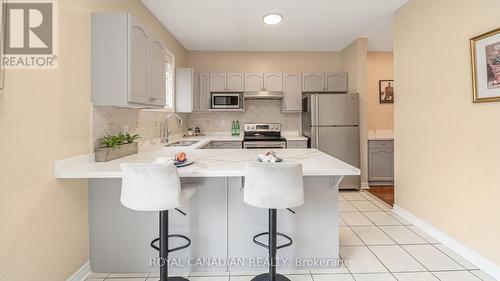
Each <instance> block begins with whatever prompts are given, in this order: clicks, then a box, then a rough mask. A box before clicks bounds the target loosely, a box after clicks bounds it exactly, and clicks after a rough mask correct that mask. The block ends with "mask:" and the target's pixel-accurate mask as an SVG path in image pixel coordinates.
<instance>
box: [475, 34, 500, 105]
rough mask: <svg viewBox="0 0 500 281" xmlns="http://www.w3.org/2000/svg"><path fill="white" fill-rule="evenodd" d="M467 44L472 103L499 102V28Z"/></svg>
mask: <svg viewBox="0 0 500 281" xmlns="http://www.w3.org/2000/svg"><path fill="white" fill-rule="evenodd" d="M469 42H470V56H471V64H472V97H473V99H472V101H473V102H474V103H481V102H498V101H500V28H498V29H495V30H492V31H490V32H487V33H484V34H481V35H478V36H476V37H473V38H471V39H470V40H469ZM489 60H490V61H491V63H490V62H488V61H489Z"/></svg>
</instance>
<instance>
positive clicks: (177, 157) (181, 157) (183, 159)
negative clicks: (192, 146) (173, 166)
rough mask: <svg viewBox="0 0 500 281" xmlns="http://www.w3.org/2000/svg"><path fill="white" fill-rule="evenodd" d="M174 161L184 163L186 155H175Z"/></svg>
mask: <svg viewBox="0 0 500 281" xmlns="http://www.w3.org/2000/svg"><path fill="white" fill-rule="evenodd" d="M175 160H176V161H177V162H184V161H186V160H187V157H186V153H184V152H180V153H179V154H177V156H175Z"/></svg>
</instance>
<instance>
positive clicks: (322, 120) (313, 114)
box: [302, 94, 361, 190]
mask: <svg viewBox="0 0 500 281" xmlns="http://www.w3.org/2000/svg"><path fill="white" fill-rule="evenodd" d="M302 131H303V134H304V136H306V137H308V138H309V147H311V148H317V149H319V150H321V151H323V152H325V153H327V154H329V155H331V156H333V157H335V158H337V159H340V160H342V161H344V162H347V163H349V164H351V165H353V166H355V167H357V168H359V166H360V156H359V154H360V147H359V96H358V94H308V95H306V96H304V98H303V100H302ZM339 188H340V189H358V190H359V189H360V188H361V177H359V176H347V177H344V179H343V180H342V182H341V183H340V186H339Z"/></svg>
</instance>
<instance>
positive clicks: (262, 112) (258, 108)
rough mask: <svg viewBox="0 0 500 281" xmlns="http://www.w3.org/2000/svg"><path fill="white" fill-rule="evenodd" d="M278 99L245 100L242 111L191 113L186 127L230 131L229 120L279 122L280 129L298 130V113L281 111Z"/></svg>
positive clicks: (210, 130)
mask: <svg viewBox="0 0 500 281" xmlns="http://www.w3.org/2000/svg"><path fill="white" fill-rule="evenodd" d="M281 103H282V102H281V101H280V100H246V101H245V111H244V112H210V113H193V114H189V116H188V117H187V120H188V121H187V127H189V128H194V127H200V128H201V130H202V131H204V132H230V131H231V121H232V120H239V121H240V124H241V126H243V124H245V123H281V130H282V131H300V127H301V122H302V121H301V114H300V113H286V114H284V113H281Z"/></svg>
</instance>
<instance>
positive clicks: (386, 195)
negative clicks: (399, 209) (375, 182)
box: [368, 186, 394, 206]
mask: <svg viewBox="0 0 500 281" xmlns="http://www.w3.org/2000/svg"><path fill="white" fill-rule="evenodd" d="M368 191H369V192H370V193H371V194H373V195H375V196H376V197H377V198H378V199H380V200H382V201H384V202H385V203H387V204H389V205H391V206H392V205H394V186H376V187H375V186H371V187H370V189H368Z"/></svg>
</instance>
